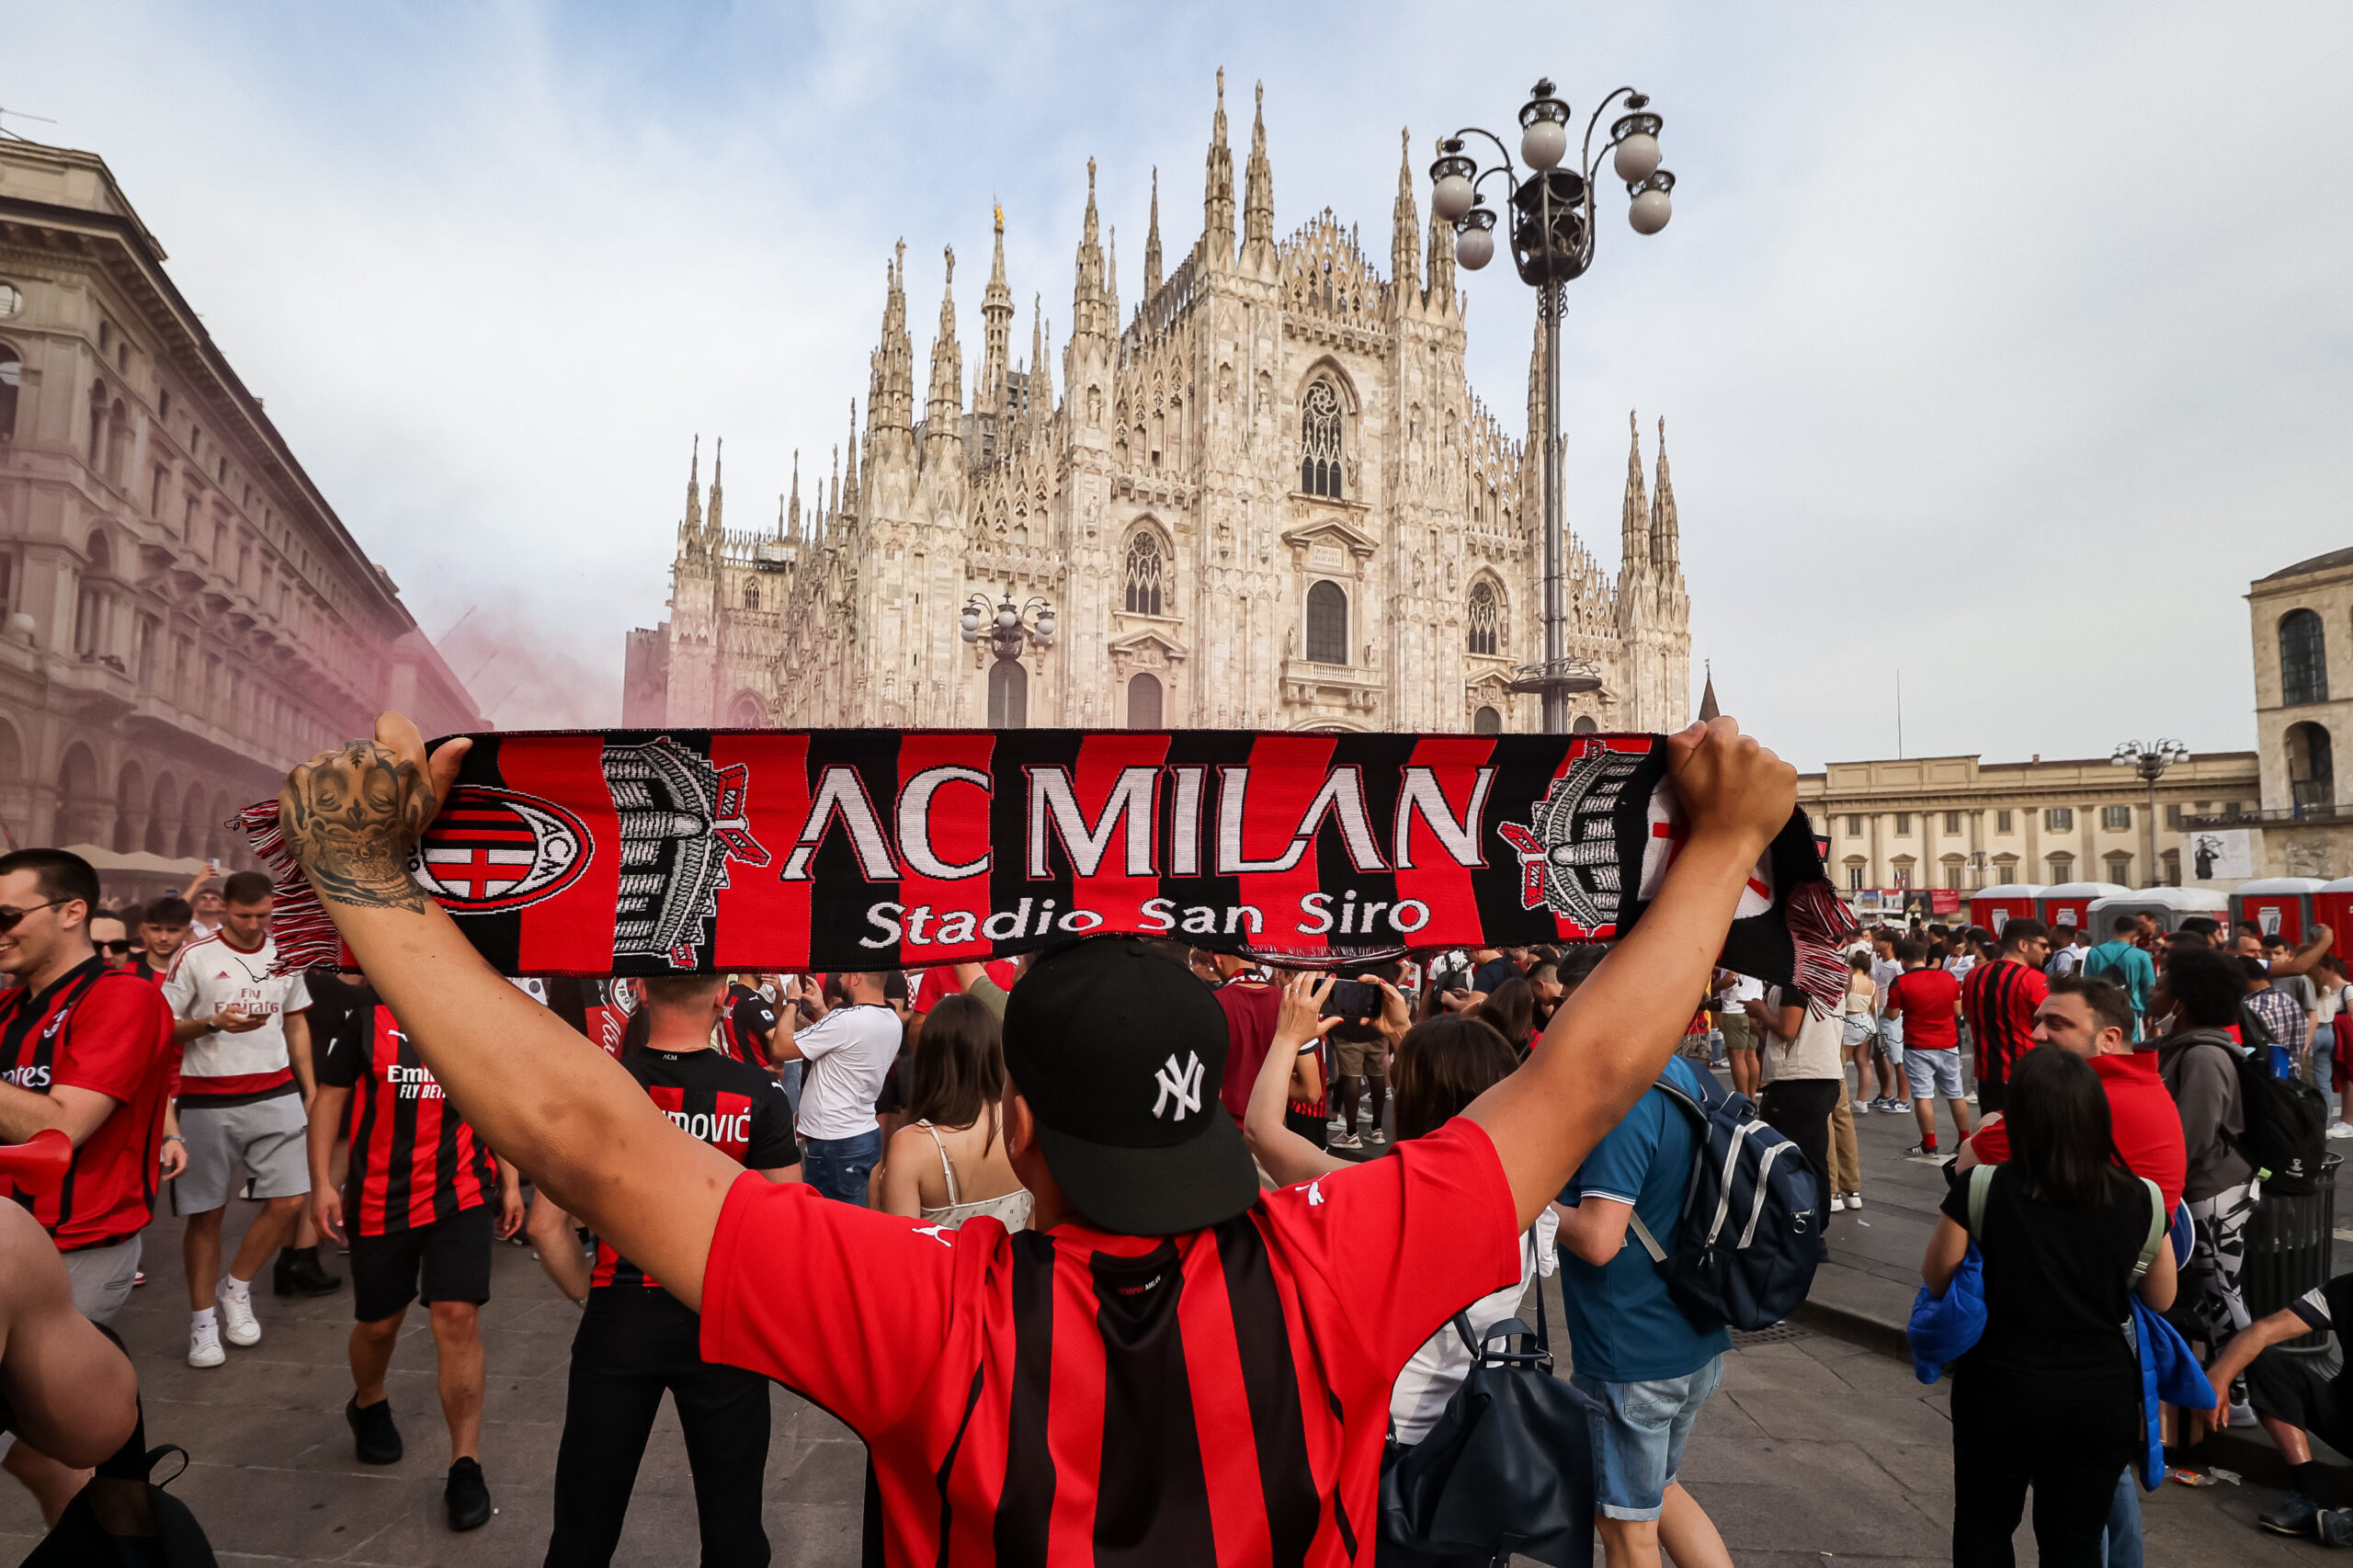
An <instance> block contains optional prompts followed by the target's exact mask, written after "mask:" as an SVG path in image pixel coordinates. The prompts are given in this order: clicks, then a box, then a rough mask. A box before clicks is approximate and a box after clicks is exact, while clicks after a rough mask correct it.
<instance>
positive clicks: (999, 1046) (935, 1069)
mask: <svg viewBox="0 0 2353 1568" xmlns="http://www.w3.org/2000/svg"><path fill="white" fill-rule="evenodd" d="M907 1076H908V1084H907V1117H908V1122H907V1125H906V1126H904V1127H902V1128H901V1129H899V1131H897V1132H895V1133H893V1134H892V1137H891V1142H890V1145H889V1147H888V1148H887V1149H886V1150H885V1151H884V1153H883V1163H882V1169H881V1171H879V1172H877V1173H876V1175H877V1177H878V1179H879V1180H880V1181H881V1208H882V1209H883V1210H884V1211H885V1212H887V1213H892V1214H904V1215H908V1216H911V1217H914V1218H918V1219H921V1220H922V1221H924V1222H925V1223H926V1224H931V1225H938V1226H942V1227H944V1228H946V1229H948V1230H954V1229H955V1228H956V1227H957V1226H959V1225H961V1224H962V1223H963V1222H964V1221H967V1220H970V1219H973V1218H975V1217H976V1216H979V1215H983V1214H985V1215H987V1216H988V1217H990V1218H991V1219H994V1220H999V1221H1003V1222H1004V1224H1005V1228H1006V1230H1008V1231H1019V1230H1026V1229H1027V1228H1028V1227H1029V1202H1030V1199H1029V1192H1028V1190H1027V1189H1025V1188H1024V1187H1022V1185H1021V1178H1020V1177H1019V1176H1016V1175H1014V1173H1013V1163H1012V1162H1011V1161H1010V1160H1009V1159H1007V1158H1006V1151H1005V1138H1004V1135H1003V1130H1002V1128H1001V1127H1000V1125H999V1116H998V1102H999V1101H1001V1100H1002V1099H1004V1098H1005V1037H1004V1034H1003V1031H1002V1028H1001V1026H1000V1025H999V1024H998V1022H997V1017H996V1015H995V1013H993V1012H991V1011H989V1009H988V1008H987V1007H986V1006H983V1004H982V1003H981V1002H980V1001H979V1000H978V999H977V998H975V997H973V996H970V995H966V994H957V995H953V996H944V997H942V998H941V999H940V1000H939V1002H938V1004H937V1005H936V1006H933V1008H932V1010H931V1012H930V1015H929V1016H928V1017H926V1018H925V1019H924V1026H923V1033H922V1034H921V1036H920V1037H918V1038H917V1040H916V1041H915V1060H914V1061H913V1062H910V1063H909V1066H908V1074H907Z"/></svg>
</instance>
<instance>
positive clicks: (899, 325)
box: [866, 240, 915, 430]
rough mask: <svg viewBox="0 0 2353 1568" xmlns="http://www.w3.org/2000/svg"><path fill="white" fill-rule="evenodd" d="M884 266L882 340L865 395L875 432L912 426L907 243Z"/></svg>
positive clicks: (912, 365) (912, 358) (912, 354)
mask: <svg viewBox="0 0 2353 1568" xmlns="http://www.w3.org/2000/svg"><path fill="white" fill-rule="evenodd" d="M892 257H893V259H892V261H891V262H890V263H889V264H888V265H887V266H886V267H884V272H885V274H886V275H887V277H888V278H889V282H890V288H889V290H888V291H887V292H886V293H885V295H884V296H883V301H882V340H881V344H880V345H879V346H878V347H876V348H875V350H874V375H873V379H872V381H870V384H869V387H868V390H867V394H866V414H867V420H868V423H869V424H870V425H871V426H873V427H874V428H875V429H878V430H906V429H911V428H913V426H914V425H915V347H914V346H913V345H912V344H911V343H910V342H909V341H908V339H907V289H906V281H907V242H906V241H904V240H901V241H900V242H899V243H898V245H897V246H896V248H895V249H894V250H893V251H892Z"/></svg>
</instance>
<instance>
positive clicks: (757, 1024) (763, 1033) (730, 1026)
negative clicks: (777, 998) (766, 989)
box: [719, 983, 776, 1072]
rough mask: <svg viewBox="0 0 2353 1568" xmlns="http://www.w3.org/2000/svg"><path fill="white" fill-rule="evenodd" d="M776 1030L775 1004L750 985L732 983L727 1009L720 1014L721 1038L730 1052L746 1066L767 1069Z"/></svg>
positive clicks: (729, 988)
mask: <svg viewBox="0 0 2353 1568" xmlns="http://www.w3.org/2000/svg"><path fill="white" fill-rule="evenodd" d="M775 1032H776V1006H775V1005H774V1004H773V1003H771V1002H769V1000H768V999H767V997H765V996H763V995H761V994H759V992H757V991H756V990H755V989H753V988H752V987H751V986H748V985H745V984H742V983H735V984H731V985H729V986H728V988H727V1006H726V1010H725V1011H723V1012H722V1013H721V1014H720V1015H719V1038H720V1040H722V1042H723V1043H724V1044H725V1046H726V1048H727V1054H728V1055H730V1056H732V1057H733V1058H734V1059H735V1060H736V1061H738V1062H743V1063H744V1064H745V1066H747V1067H756V1068H758V1069H760V1070H761V1071H762V1072H767V1069H768V1048H767V1042H768V1040H769V1039H770V1038H771V1037H772V1036H773V1035H774V1034H775Z"/></svg>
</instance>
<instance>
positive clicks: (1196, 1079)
mask: <svg viewBox="0 0 2353 1568" xmlns="http://www.w3.org/2000/svg"><path fill="white" fill-rule="evenodd" d="M1185 1054H1186V1064H1185V1065H1184V1066H1182V1067H1179V1066H1177V1065H1176V1054H1175V1053H1174V1052H1171V1053H1170V1055H1169V1058H1168V1062H1167V1064H1166V1065H1165V1066H1163V1067H1162V1068H1161V1069H1160V1071H1159V1072H1157V1073H1155V1074H1153V1082H1154V1083H1155V1084H1157V1085H1160V1095H1159V1097H1158V1098H1156V1099H1154V1101H1153V1102H1152V1114H1153V1116H1154V1118H1159V1117H1165V1116H1166V1115H1167V1114H1168V1102H1169V1101H1170V1099H1172V1098H1174V1099H1175V1101H1176V1118H1175V1119H1176V1120H1178V1121H1182V1120H1184V1119H1185V1113H1186V1112H1187V1111H1198V1110H1199V1109H1200V1108H1201V1058H1200V1053H1199V1052H1198V1051H1187V1052H1186V1053H1185Z"/></svg>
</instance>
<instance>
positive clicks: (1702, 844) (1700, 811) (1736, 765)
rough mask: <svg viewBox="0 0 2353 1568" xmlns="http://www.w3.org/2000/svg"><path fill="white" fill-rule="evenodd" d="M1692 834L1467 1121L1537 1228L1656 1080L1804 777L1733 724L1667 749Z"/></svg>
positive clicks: (1718, 723) (1694, 732)
mask: <svg viewBox="0 0 2353 1568" xmlns="http://www.w3.org/2000/svg"><path fill="white" fill-rule="evenodd" d="M1667 744H1668V747H1669V761H1668V767H1669V770H1670V776H1671V777H1672V778H1673V779H1674V783H1675V791H1676V794H1677V797H1679V798H1680V800H1681V801H1682V802H1683V811H1684V814H1685V816H1686V817H1687V818H1688V821H1689V826H1690V833H1689V835H1688V837H1687V838H1686V839H1685V840H1684V844H1683V848H1682V852H1681V853H1680V854H1678V855H1677V857H1676V858H1675V863H1674V865H1673V866H1671V867H1670V868H1669V869H1668V870H1667V873H1666V879H1665V882H1664V883H1663V884H1662V885H1661V886H1660V888H1659V892H1658V896H1657V897H1656V898H1655V899H1654V900H1652V902H1651V904H1650V907H1649V908H1648V909H1647V910H1645V911H1644V912H1643V918H1642V921H1641V923H1640V924H1639V925H1637V926H1635V927H1634V928H1633V930H1632V931H1631V932H1630V933H1629V934H1628V935H1627V936H1626V937H1624V938H1623V939H1622V940H1621V941H1620V942H1619V944H1618V945H1617V947H1615V948H1614V949H1611V950H1610V953H1609V956H1608V957H1607V958H1605V959H1603V960H1601V963H1600V965H1599V966H1598V967H1597V968H1596V969H1595V970H1594V971H1593V977H1592V978H1591V979H1589V980H1587V981H1586V983H1585V984H1584V985H1582V986H1580V987H1579V988H1578V989H1577V992H1576V994H1575V995H1574V996H1572V997H1570V998H1569V999H1568V1000H1567V1001H1565V1002H1563V1004H1562V1005H1561V1007H1560V1010H1559V1011H1558V1012H1556V1013H1555V1014H1554V1015H1553V1016H1552V1024H1551V1026H1550V1027H1549V1028H1546V1029H1545V1031H1544V1034H1543V1038H1542V1039H1540V1040H1538V1041H1537V1042H1536V1050H1535V1052H1534V1054H1533V1055H1531V1056H1530V1057H1529V1060H1528V1062H1527V1064H1526V1065H1525V1066H1523V1067H1521V1068H1520V1070H1519V1071H1518V1072H1517V1073H1514V1074H1512V1075H1511V1076H1510V1077H1508V1078H1506V1079H1505V1080H1504V1081H1503V1082H1502V1083H1500V1084H1497V1085H1495V1087H1493V1088H1491V1089H1489V1090H1488V1091H1487V1092H1486V1093H1485V1094H1483V1095H1481V1096H1479V1097H1478V1098H1477V1099H1476V1100H1474V1101H1472V1104H1471V1108H1469V1109H1468V1110H1467V1111H1465V1112H1464V1113H1463V1114H1464V1115H1466V1116H1468V1117H1470V1118H1471V1119H1472V1120H1474V1121H1476V1122H1478V1123H1479V1124H1480V1125H1481V1126H1482V1127H1483V1128H1485V1129H1486V1130H1487V1135H1488V1136H1489V1137H1490V1138H1492V1139H1494V1140H1495V1152H1496V1153H1498V1154H1499V1155H1501V1156H1502V1158H1503V1165H1504V1175H1505V1176H1506V1178H1507V1179H1508V1180H1509V1181H1510V1183H1511V1190H1512V1198H1513V1199H1514V1201H1515V1202H1516V1204H1517V1205H1518V1210H1519V1219H1518V1225H1519V1228H1520V1229H1521V1230H1526V1229H1527V1228H1528V1227H1529V1225H1531V1224H1534V1223H1535V1222H1536V1217H1537V1216H1538V1215H1539V1214H1540V1213H1542V1212H1543V1210H1544V1206H1545V1205H1546V1204H1548V1203H1550V1202H1551V1201H1552V1199H1553V1196H1554V1195H1555V1194H1557V1193H1558V1192H1559V1191H1560V1190H1561V1186H1562V1184H1563V1183H1564V1182H1566V1181H1567V1180H1568V1179H1569V1175H1570V1173H1571V1172H1573V1171H1574V1170H1575V1169H1576V1168H1577V1166H1578V1165H1581V1164H1583V1163H1584V1161H1585V1157H1586V1154H1587V1153H1591V1152H1592V1149H1593V1146H1594V1145H1595V1144H1596V1143H1597V1142H1600V1141H1601V1139H1602V1136H1603V1135H1604V1134H1605V1133H1607V1132H1608V1131H1609V1130H1610V1129H1611V1128H1612V1127H1615V1126H1616V1125H1618V1121H1619V1119H1620V1118H1621V1117H1623V1116H1624V1115H1625V1114H1626V1112H1627V1110H1628V1109H1629V1108H1631V1107H1632V1105H1633V1103H1634V1101H1635V1100H1636V1099H1637V1098H1639V1097H1640V1096H1641V1095H1642V1093H1643V1090H1644V1089H1647V1088H1648V1087H1650V1085H1652V1084H1653V1083H1654V1081H1655V1080H1656V1079H1657V1077H1658V1075H1659V1074H1660V1072H1661V1071H1662V1070H1664V1069H1665V1066H1666V1059H1667V1058H1668V1057H1669V1056H1671V1055H1673V1054H1674V1053H1675V1048H1676V1046H1677V1044H1679V1043H1680V1042H1681V1040H1682V1039H1683V1029H1684V1026H1685V1025H1686V1024H1688V1022H1689V1021H1690V1018H1691V1013H1690V1009H1689V1008H1688V1006H1684V1003H1683V999H1684V998H1688V997H1690V996H1694V995H1697V994H1699V992H1700V990H1701V989H1702V988H1703V987H1704V986H1705V985H1706V984H1707V981H1708V972H1709V967H1710V966H1711V964H1713V963H1714V962H1715V960H1716V958H1717V955H1718V954H1720V953H1721V952H1722V950H1723V944H1724V934H1725V933H1726V932H1727V931H1729V930H1730V929H1731V928H1732V917H1733V910H1735V909H1736V908H1738V907H1739V903H1740V892H1741V889H1742V888H1743V887H1744V886H1745V885H1746V883H1747V881H1748V879H1749V877H1750V876H1751V875H1752V874H1753V873H1754V872H1755V870H1756V861H1757V858H1758V857H1760V856H1761V855H1763V854H1764V852H1765V849H1766V846H1768V845H1769V844H1771V843H1772V841H1773V836H1774V835H1776V834H1778V833H1779V832H1780V830H1781V828H1782V827H1783V826H1784V825H1785V824H1787V823H1788V822H1789V820H1790V813H1791V812H1794V811H1795V810H1796V809H1797V770H1796V769H1795V768H1793V767H1790V765H1789V764H1788V763H1786V762H1783V761H1782V760H1781V759H1780V758H1779V757H1778V756H1774V755H1773V754H1772V753H1771V752H1769V751H1767V750H1766V749H1765V748H1764V747H1762V746H1760V745H1758V744H1756V741H1755V740H1753V739H1751V738H1750V737H1748V736H1746V735H1744V734H1742V733H1740V726H1739V725H1737V724H1735V723H1734V722H1733V721H1731V720H1730V719H1717V720H1714V721H1712V722H1710V723H1707V724H1704V725H1701V724H1694V725H1692V726H1691V728H1689V729H1688V730H1686V731H1684V732H1683V733H1681V734H1678V735H1674V736H1671V737H1669V739H1668V743H1667Z"/></svg>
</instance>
